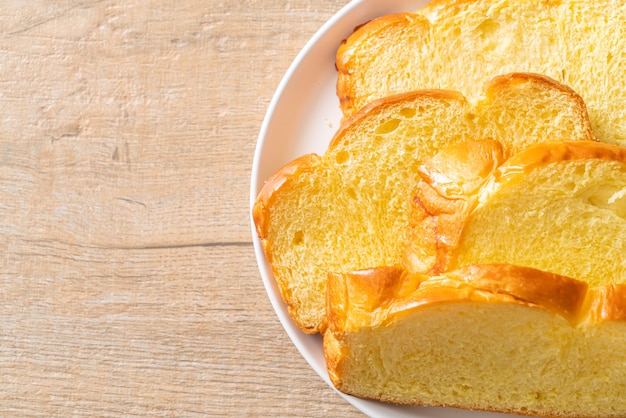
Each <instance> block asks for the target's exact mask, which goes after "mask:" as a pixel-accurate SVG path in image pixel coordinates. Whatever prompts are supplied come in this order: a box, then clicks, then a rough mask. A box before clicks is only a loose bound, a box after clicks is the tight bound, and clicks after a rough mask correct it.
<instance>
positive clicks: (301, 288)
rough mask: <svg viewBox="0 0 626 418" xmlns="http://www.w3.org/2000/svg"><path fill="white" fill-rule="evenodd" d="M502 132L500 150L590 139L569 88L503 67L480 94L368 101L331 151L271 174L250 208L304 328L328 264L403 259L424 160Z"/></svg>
mask: <svg viewBox="0 0 626 418" xmlns="http://www.w3.org/2000/svg"><path fill="white" fill-rule="evenodd" d="M474 138H492V139H494V140H497V141H499V142H500V143H501V144H502V145H501V147H502V149H501V150H500V151H499V154H498V155H499V157H498V158H500V159H505V158H506V156H507V155H509V154H514V153H517V152H519V151H520V150H522V149H524V148H526V147H528V146H529V145H532V144H536V143H539V142H543V141H545V140H546V138H552V139H565V138H567V139H569V140H571V141H581V140H583V141H593V140H595V137H594V135H593V133H592V130H591V126H590V124H589V120H588V117H587V113H586V109H585V105H584V103H583V102H582V100H581V99H580V97H579V96H578V95H577V94H576V93H574V92H573V91H572V90H571V89H569V88H568V87H566V86H563V85H561V84H559V83H556V82H555V81H554V80H551V79H548V78H546V77H543V76H538V75H533V74H509V75H504V76H499V77H496V78H494V79H493V80H491V81H490V82H489V83H487V84H486V85H485V90H484V92H483V94H482V95H479V96H476V97H474V98H472V101H471V102H470V101H468V99H466V98H465V97H463V96H462V95H460V94H458V93H455V92H451V91H441V90H424V91H416V92H411V93H405V94H400V95H396V96H393V97H388V98H384V99H381V100H379V101H376V102H374V103H371V104H370V105H368V106H366V107H365V108H363V109H362V110H361V111H360V112H358V113H357V114H355V115H354V116H353V117H352V118H350V119H349V120H347V121H346V122H345V123H344V124H343V125H342V127H341V128H340V129H339V131H338V132H337V134H336V135H335V137H334V138H333V140H332V142H331V144H330V146H329V148H328V150H327V151H326V153H325V154H324V155H321V156H320V155H306V156H303V157H300V158H298V159H296V160H295V161H292V162H291V163H289V164H287V165H286V166H285V167H283V168H282V169H280V170H279V171H278V172H277V173H276V174H275V175H274V176H272V177H271V178H270V179H268V181H267V182H266V183H265V185H264V187H263V188H262V190H261V191H260V192H259V195H258V198H257V200H256V202H255V204H254V207H253V218H254V222H255V226H256V229H257V232H258V235H259V237H260V239H261V242H262V244H263V248H264V251H265V254H266V256H267V259H268V261H269V263H270V265H271V266H272V270H273V273H274V276H275V279H276V282H277V284H278V287H279V289H280V292H281V295H282V297H283V299H284V301H285V302H286V304H287V305H288V308H289V312H290V315H291V316H292V318H293V319H294V321H295V322H296V323H297V324H298V326H299V327H300V328H301V329H302V330H303V331H305V332H308V333H316V332H320V331H323V330H324V328H325V327H326V318H325V311H324V293H325V288H326V276H327V273H328V272H329V271H336V272H345V271H351V270H355V269H359V268H365V267H370V266H380V265H395V264H398V263H400V262H401V260H402V257H403V253H404V249H405V247H406V245H407V242H408V240H409V237H410V231H409V227H408V223H409V218H410V215H411V211H412V205H411V199H412V197H413V195H414V190H415V188H416V185H417V182H418V167H419V166H420V164H422V162H424V161H427V160H428V159H429V158H430V157H432V156H433V155H435V153H436V152H437V151H438V150H439V149H441V148H443V147H446V146H448V145H451V144H457V143H462V142H464V141H467V140H469V139H474Z"/></svg>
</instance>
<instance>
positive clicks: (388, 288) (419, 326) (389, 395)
mask: <svg viewBox="0 0 626 418" xmlns="http://www.w3.org/2000/svg"><path fill="white" fill-rule="evenodd" d="M373 283H376V285H375V286H373V285H372V284H373ZM381 283H383V284H382V285H381ZM327 303H328V305H327V309H328V311H329V326H328V329H327V330H326V332H325V334H324V353H325V356H326V360H327V365H328V371H329V375H330V377H331V380H332V382H333V383H334V385H335V386H336V387H337V388H338V389H339V390H341V391H343V392H345V393H349V394H352V395H355V396H359V397H364V398H371V399H378V400H382V401H386V402H393V403H399V404H411V405H437V406H454V407H461V408H466V409H476V410H486V411H498V412H505V413H517V414H523V415H540V416H551V417H557V416H558V417H590V418H591V417H596V418H598V417H623V416H625V415H626V397H625V396H624V394H626V368H624V367H623V365H624V364H625V362H626V352H625V351H624V350H623V347H624V344H625V343H626V322H625V320H626V316H625V315H624V309H623V306H625V305H626V286H624V285H609V286H605V287H600V288H594V289H589V290H588V288H587V285H586V283H584V282H581V281H577V280H574V279H570V278H567V277H564V276H559V275H554V274H551V273H547V272H543V271H539V270H535V269H530V268H523V267H517V266H512V265H472V266H467V267H464V268H462V269H459V270H455V271H451V272H449V273H446V274H445V275H441V276H436V277H426V276H422V275H415V274H409V273H407V272H406V271H405V270H403V269H401V268H391V267H386V268H376V269H371V270H367V271H359V272H352V273H347V274H331V275H330V276H329V283H328V300H327ZM368 313H369V314H368Z"/></svg>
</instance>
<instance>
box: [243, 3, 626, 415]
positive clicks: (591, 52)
mask: <svg viewBox="0 0 626 418" xmlns="http://www.w3.org/2000/svg"><path fill="white" fill-rule="evenodd" d="M337 69H338V84H337V94H338V96H339V99H340V103H341V108H342V111H343V113H344V116H345V117H344V120H343V121H342V126H341V127H340V128H339V130H338V131H337V133H336V135H335V137H334V138H333V140H332V141H331V144H330V145H329V147H328V149H327V150H326V152H325V153H324V154H323V155H317V154H309V155H305V156H302V157H300V158H298V159H296V160H294V161H293V162H291V163H289V164H287V165H286V166H285V167H283V168H282V169H280V170H279V171H278V172H277V173H276V174H274V175H273V176H272V177H271V178H270V179H268V181H267V182H266V184H265V185H264V187H263V189H262V190H261V191H260V193H259V196H258V198H257V200H256V203H255V205H254V207H253V218H254V222H255V226H256V229H257V232H258V235H259V238H260V240H261V242H262V244H263V248H264V251H265V255H266V257H267V260H268V262H269V263H270V265H271V266H272V270H273V273H274V276H275V279H276V282H277V285H278V288H279V289H280V292H281V295H282V297H283V299H284V301H285V303H286V304H287V306H288V308H289V312H290V315H291V317H292V318H293V320H294V321H295V323H296V324H297V325H298V326H299V327H300V328H301V329H302V330H303V331H304V332H306V333H322V334H323V337H324V338H323V341H324V342H323V344H324V353H325V357H326V362H327V366H328V373H329V376H330V377H331V380H332V382H333V384H334V385H335V386H336V387H337V388H338V389H339V390H341V391H343V392H345V393H348V394H352V395H355V396H359V397H364V398H370V399H377V400H381V401H385V402H393V403H398V404H410V405H434V406H454V407H460V408H466V409H475V410H485V411H499V412H506V413H514V414H522V415H533V416H546V417H589V418H591V417H625V416H626V350H624V347H626V148H625V147H624V146H626V3H623V2H622V1H617V0H613V1H610V0H598V1H582V0H560V1H559V0H551V1H536V2H527V1H522V0H492V1H487V0H468V1H453V0H435V1H433V2H431V3H429V4H428V5H427V6H425V7H423V8H422V9H420V10H417V11H415V12H412V13H404V14H397V15H390V16H383V17H380V18H378V19H375V20H373V21H370V22H368V23H366V24H364V25H363V26H361V27H359V28H358V29H357V30H356V31H355V32H354V33H353V34H352V35H351V36H350V37H349V38H348V39H346V40H345V41H344V42H343V43H342V44H341V45H340V46H339V47H338V51H337Z"/></svg>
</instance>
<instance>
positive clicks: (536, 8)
mask: <svg viewBox="0 0 626 418" xmlns="http://www.w3.org/2000/svg"><path fill="white" fill-rule="evenodd" d="M624 16H626V6H625V5H624V3H623V2H622V1H621V0H598V1H579V0H550V1H526V0H496V1H492V0H469V1H468V0H463V1H461V0H435V1H432V2H430V3H429V4H427V5H426V6H424V7H423V8H422V9H420V10H417V11H416V12H415V13H402V14H395V15H389V16H383V17H380V18H378V19H375V20H373V21H371V22H368V23H367V24H365V25H363V26H361V27H360V28H359V29H358V30H356V32H355V33H354V34H353V35H352V36H350V37H349V38H348V39H347V40H346V41H345V42H344V43H343V44H342V45H341V47H340V48H339V49H338V51H337V59H336V66H337V69H338V82H337V93H338V96H339V98H340V102H341V106H342V110H343V112H344V114H345V115H346V117H347V116H349V115H352V114H353V113H354V112H356V111H357V110H358V109H360V108H361V107H363V106H365V105H366V104H367V103H369V102H371V101H372V100H375V99H378V98H381V97H386V96H388V95H391V94H395V93H399V92H404V91H411V90H415V89H420V88H443V89H451V90H455V91H460V92H462V93H463V94H465V95H467V96H470V97H471V96H474V95H475V94H476V92H477V91H478V90H479V89H480V86H481V85H482V84H483V83H484V81H485V80H488V79H490V78H492V77H494V76H495V75H498V74H502V73H507V72H512V71H525V72H534V73H539V74H545V75H547V76H550V77H552V78H554V79H556V80H558V81H560V82H562V83H564V84H567V85H569V86H571V87H572V88H573V89H574V90H576V91H577V92H578V93H579V94H580V95H581V96H582V97H583V99H584V100H585V102H586V103H587V106H588V108H589V115H590V118H591V123H592V126H593V128H594V131H595V133H596V136H597V137H598V138H599V139H600V140H601V141H603V142H610V143H621V144H625V141H626V113H624V112H623V111H622V106H623V103H625V102H626V85H625V82H626V81H625V80H626V78H624V77H623V74H624V73H625V72H626V55H625V54H624V51H626V19H625V17H624Z"/></svg>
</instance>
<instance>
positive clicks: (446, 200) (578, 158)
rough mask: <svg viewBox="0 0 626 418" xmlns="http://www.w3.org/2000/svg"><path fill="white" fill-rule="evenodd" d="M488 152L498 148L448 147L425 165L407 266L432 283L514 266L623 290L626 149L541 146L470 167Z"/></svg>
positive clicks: (580, 144)
mask: <svg viewBox="0 0 626 418" xmlns="http://www.w3.org/2000/svg"><path fill="white" fill-rule="evenodd" d="M490 145H491V146H492V148H494V149H495V150H498V149H499V147H498V146H497V144H491V143H489V142H488V141H481V142H469V143H467V144H463V145H460V146H456V147H454V146H453V147H451V148H450V149H448V150H446V151H442V152H441V154H440V155H438V156H437V157H436V158H434V159H433V161H431V162H429V163H428V164H424V165H423V166H422V168H421V174H422V176H423V180H422V181H421V182H420V183H419V185H418V189H417V194H416V197H415V200H414V204H415V206H414V210H415V212H414V214H413V218H412V221H413V239H412V240H411V242H410V245H409V246H408V250H407V263H406V265H407V267H409V266H410V269H411V271H419V272H427V273H431V274H439V273H443V272H446V271H450V270H455V269H458V268H459V267H462V266H465V265H470V264H484V263H511V264H516V265H520V266H527V267H533V268H536V269H541V270H546V271H550V272H553V273H557V274H562V275H566V276H569V277H574V278H576V279H580V280H583V281H585V282H587V283H589V284H590V285H593V286H598V285H605V284H610V283H614V284H617V283H624V284H626V148H623V147H618V146H615V145H610V144H603V143H600V142H577V143H567V142H561V143H543V144H538V145H535V146H532V147H529V148H527V149H526V150H525V151H522V152H521V153H520V154H517V155H515V156H513V157H512V158H510V159H509V160H508V161H506V162H505V163H504V164H502V165H501V166H500V167H498V168H496V169H494V168H493V167H494V165H496V163H494V162H493V159H492V160H489V158H484V159H483V160H481V159H480V158H471V161H470V162H468V160H467V157H466V156H467V155H472V153H474V154H476V153H479V154H481V155H488V152H486V151H485V149H489V146H490ZM468 149H472V150H473V151H468ZM444 161H445V162H444ZM468 167H470V168H468ZM481 167H486V168H481ZM481 170H482V172H484V173H486V171H487V170H490V171H491V173H490V174H487V175H486V176H485V177H481V175H479V174H476V173H479V172H481ZM468 179H469V181H468ZM478 184H482V186H476V185H478Z"/></svg>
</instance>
